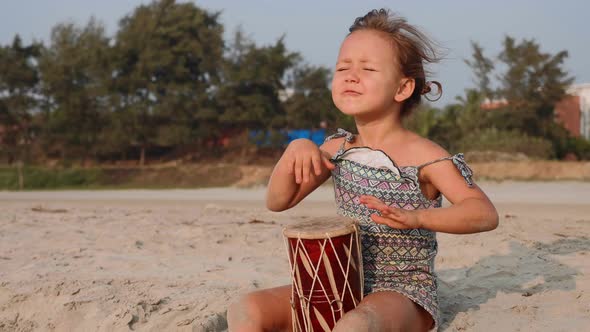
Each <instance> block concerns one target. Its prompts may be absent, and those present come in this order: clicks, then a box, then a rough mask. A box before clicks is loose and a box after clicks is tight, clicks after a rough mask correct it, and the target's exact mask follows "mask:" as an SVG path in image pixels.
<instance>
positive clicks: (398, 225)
mask: <svg viewBox="0 0 590 332" xmlns="http://www.w3.org/2000/svg"><path fill="white" fill-rule="evenodd" d="M371 219H372V220H373V221H374V222H376V223H378V224H381V225H386V226H389V227H391V228H397V229H408V228H409V227H408V226H406V225H404V224H402V223H400V222H397V221H395V220H392V219H390V218H387V217H383V216H380V215H377V214H372V215H371Z"/></svg>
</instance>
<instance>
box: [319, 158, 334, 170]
mask: <svg viewBox="0 0 590 332" xmlns="http://www.w3.org/2000/svg"><path fill="white" fill-rule="evenodd" d="M322 162H323V163H324V166H326V168H327V169H329V170H333V169H334V168H336V166H334V164H333V163H332V162H331V161H330V158H328V157H326V156H325V155H322Z"/></svg>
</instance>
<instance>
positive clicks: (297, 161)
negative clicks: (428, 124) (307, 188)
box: [294, 157, 303, 184]
mask: <svg viewBox="0 0 590 332" xmlns="http://www.w3.org/2000/svg"><path fill="white" fill-rule="evenodd" d="M302 168H303V159H301V158H298V157H295V169H294V172H295V183H298V184H299V183H301V171H302Z"/></svg>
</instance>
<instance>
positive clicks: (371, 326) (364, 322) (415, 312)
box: [333, 291, 434, 332]
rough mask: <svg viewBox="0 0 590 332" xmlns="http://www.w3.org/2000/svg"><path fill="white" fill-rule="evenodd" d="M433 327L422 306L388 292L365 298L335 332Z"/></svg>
mask: <svg viewBox="0 0 590 332" xmlns="http://www.w3.org/2000/svg"><path fill="white" fill-rule="evenodd" d="M433 324H434V321H433V319H432V317H431V316H430V314H429V313H428V312H427V311H426V310H424V309H423V308H422V307H420V306H419V305H417V304H416V303H414V302H412V301H411V300H410V299H408V298H407V297H405V296H404V295H402V294H400V293H397V292H393V291H387V292H376V293H372V294H369V295H367V296H365V298H364V299H363V300H362V301H361V303H360V304H359V305H358V307H356V309H354V310H352V311H349V312H347V313H346V314H345V315H344V317H342V319H341V320H340V321H338V323H337V324H336V326H335V327H334V330H333V331H334V332H342V331H363V332H364V331H367V332H369V331H370V332H374V331H375V332H377V331H379V332H381V331H428V330H430V329H431V328H432V327H433Z"/></svg>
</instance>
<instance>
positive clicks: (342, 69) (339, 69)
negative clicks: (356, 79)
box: [336, 68, 348, 71]
mask: <svg viewBox="0 0 590 332" xmlns="http://www.w3.org/2000/svg"><path fill="white" fill-rule="evenodd" d="M345 70H348V68H338V69H336V71H345Z"/></svg>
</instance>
